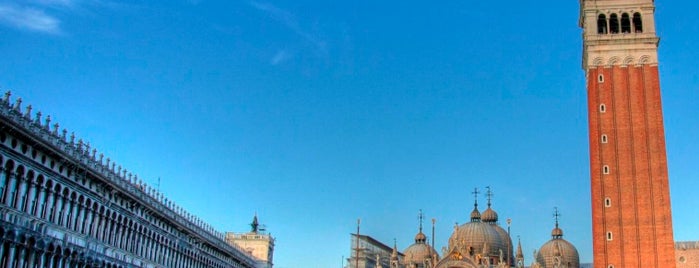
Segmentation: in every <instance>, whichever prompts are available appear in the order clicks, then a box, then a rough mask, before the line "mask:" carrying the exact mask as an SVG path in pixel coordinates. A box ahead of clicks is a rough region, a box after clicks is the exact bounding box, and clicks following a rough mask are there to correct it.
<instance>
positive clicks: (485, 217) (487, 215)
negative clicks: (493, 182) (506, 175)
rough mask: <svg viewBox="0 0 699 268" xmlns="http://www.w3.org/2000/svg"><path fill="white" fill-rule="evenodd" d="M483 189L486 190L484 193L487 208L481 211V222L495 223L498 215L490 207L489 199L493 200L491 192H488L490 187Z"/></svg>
mask: <svg viewBox="0 0 699 268" xmlns="http://www.w3.org/2000/svg"><path fill="white" fill-rule="evenodd" d="M485 188H486V189H488V191H487V192H486V196H487V197H488V208H487V209H486V210H485V211H483V214H481V220H482V221H484V222H487V223H497V222H498V213H497V212H495V210H493V208H491V207H490V205H491V201H492V200H491V199H492V198H493V191H491V190H490V186H488V187H485Z"/></svg>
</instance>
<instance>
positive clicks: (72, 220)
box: [66, 196, 80, 230]
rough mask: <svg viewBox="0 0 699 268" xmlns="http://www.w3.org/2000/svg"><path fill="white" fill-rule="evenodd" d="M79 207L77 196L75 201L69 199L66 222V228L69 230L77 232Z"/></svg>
mask: <svg viewBox="0 0 699 268" xmlns="http://www.w3.org/2000/svg"><path fill="white" fill-rule="evenodd" d="M79 207H80V204H79V203H78V200H77V196H76V199H71V200H70V206H69V208H68V211H69V213H68V220H67V221H66V223H67V224H66V227H67V228H68V229H70V230H77V228H78V227H77V224H78V219H79V218H78V217H79V215H78V208H79Z"/></svg>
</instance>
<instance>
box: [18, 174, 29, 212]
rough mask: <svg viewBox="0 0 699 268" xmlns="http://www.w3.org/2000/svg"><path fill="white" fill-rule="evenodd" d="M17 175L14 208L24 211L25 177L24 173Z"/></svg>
mask: <svg viewBox="0 0 699 268" xmlns="http://www.w3.org/2000/svg"><path fill="white" fill-rule="evenodd" d="M20 175H21V176H18V177H17V182H18V183H17V194H16V195H15V208H16V209H17V210H19V211H24V204H25V196H24V195H25V194H26V193H27V177H26V176H25V175H24V174H20Z"/></svg>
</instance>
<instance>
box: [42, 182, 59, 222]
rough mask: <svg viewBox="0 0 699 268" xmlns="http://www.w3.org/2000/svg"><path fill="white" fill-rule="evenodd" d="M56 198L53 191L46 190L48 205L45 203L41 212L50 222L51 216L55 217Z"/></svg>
mask: <svg viewBox="0 0 699 268" xmlns="http://www.w3.org/2000/svg"><path fill="white" fill-rule="evenodd" d="M54 198H55V196H54V192H53V189H50V188H46V203H44V209H43V210H42V211H41V213H42V214H41V217H42V218H43V219H45V220H47V221H50V220H51V215H53V206H54V204H53V203H54V202H56V200H55V199H54Z"/></svg>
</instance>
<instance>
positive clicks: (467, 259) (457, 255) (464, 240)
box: [347, 189, 580, 268]
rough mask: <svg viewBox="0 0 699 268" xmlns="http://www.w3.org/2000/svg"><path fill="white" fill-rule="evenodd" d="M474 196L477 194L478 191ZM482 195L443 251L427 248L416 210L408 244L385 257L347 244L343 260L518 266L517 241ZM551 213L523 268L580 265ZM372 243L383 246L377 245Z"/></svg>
mask: <svg viewBox="0 0 699 268" xmlns="http://www.w3.org/2000/svg"><path fill="white" fill-rule="evenodd" d="M474 193H476V194H477V193H478V191H477V190H476V191H475V192H474ZM487 195H488V203H487V208H486V209H485V210H483V211H481V210H479V208H478V203H477V202H475V203H474V208H473V211H471V214H470V219H469V221H468V222H466V223H464V224H462V225H457V226H454V231H453V232H452V234H451V236H450V237H449V240H448V246H447V247H445V248H443V250H442V252H441V254H440V253H438V252H437V251H436V250H435V249H434V247H433V244H434V241H433V242H432V245H431V244H430V243H429V241H428V239H427V235H425V234H424V233H423V228H422V227H423V226H422V218H423V217H422V212H420V224H419V227H418V233H417V234H416V235H415V242H414V243H413V244H411V245H410V246H408V247H407V248H405V249H404V250H403V251H399V250H398V247H397V246H396V245H395V243H394V246H393V251H392V253H391V254H390V255H389V254H387V251H386V250H383V251H376V250H369V251H367V250H365V249H364V248H363V247H362V246H353V247H352V254H351V257H350V258H349V259H348V260H347V261H348V266H347V268H509V267H517V268H524V267H525V260H524V254H523V251H522V246H521V244H520V243H519V242H518V243H517V247H516V248H515V247H513V243H512V238H511V236H510V233H509V231H508V230H505V229H504V228H503V227H502V226H501V225H500V220H499V216H498V213H497V212H496V211H495V209H494V208H493V207H492V204H491V198H490V197H491V196H492V193H491V191H490V189H488V192H487ZM476 199H477V198H476ZM555 215H556V221H555V227H554V228H553V230H552V231H551V240H549V241H547V242H546V243H545V244H543V245H542V246H541V248H540V249H539V250H537V251H536V253H535V258H534V259H533V260H532V261H531V263H530V265H528V267H532V268H579V267H580V257H579V254H578V251H577V249H576V248H575V246H574V245H573V244H572V243H570V242H568V241H567V240H565V239H563V230H562V229H561V228H560V227H559V224H558V215H560V214H558V211H557V210H556V213H555ZM433 236H434V235H433ZM371 239H372V240H374V239H373V238H371ZM374 241H375V240H374ZM376 244H380V245H383V244H382V243H380V242H376ZM384 247H385V246H384ZM360 260H361V261H360Z"/></svg>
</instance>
